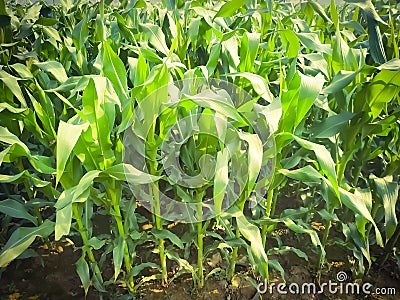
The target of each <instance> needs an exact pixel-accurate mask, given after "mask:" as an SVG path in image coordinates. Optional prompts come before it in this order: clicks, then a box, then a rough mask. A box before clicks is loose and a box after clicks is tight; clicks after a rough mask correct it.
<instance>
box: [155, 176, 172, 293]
mask: <svg viewBox="0 0 400 300" xmlns="http://www.w3.org/2000/svg"><path fill="white" fill-rule="evenodd" d="M152 192H153V197H154V206H153V215H154V219H155V222H156V228H157V230H162V229H163V226H162V220H161V217H160V214H161V211H160V195H159V190H158V182H154V183H153V184H152ZM158 250H159V252H160V264H161V275H162V278H161V281H162V282H161V284H162V285H163V286H167V285H168V272H167V256H166V254H165V240H164V239H162V238H160V239H158Z"/></svg>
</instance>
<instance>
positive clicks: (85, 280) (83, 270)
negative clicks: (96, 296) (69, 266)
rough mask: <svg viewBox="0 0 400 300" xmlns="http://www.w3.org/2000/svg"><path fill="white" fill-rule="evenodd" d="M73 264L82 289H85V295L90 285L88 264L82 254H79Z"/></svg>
mask: <svg viewBox="0 0 400 300" xmlns="http://www.w3.org/2000/svg"><path fill="white" fill-rule="evenodd" d="M75 265H76V273H78V275H79V278H80V279H81V282H82V285H83V289H84V290H85V295H86V294H87V292H88V290H89V286H90V273H89V265H88V263H87V262H86V260H85V258H84V257H83V256H81V257H80V258H79V259H78V260H77V262H76V263H75Z"/></svg>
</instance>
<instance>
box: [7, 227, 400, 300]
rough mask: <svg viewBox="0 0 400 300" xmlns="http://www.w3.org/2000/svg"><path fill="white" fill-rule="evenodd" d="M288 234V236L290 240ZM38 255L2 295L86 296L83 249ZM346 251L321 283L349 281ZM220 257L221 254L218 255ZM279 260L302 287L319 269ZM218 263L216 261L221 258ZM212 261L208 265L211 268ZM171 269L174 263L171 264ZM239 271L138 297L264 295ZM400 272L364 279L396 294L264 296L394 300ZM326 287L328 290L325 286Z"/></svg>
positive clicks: (291, 258)
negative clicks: (78, 264) (229, 277)
mask: <svg viewBox="0 0 400 300" xmlns="http://www.w3.org/2000/svg"><path fill="white" fill-rule="evenodd" d="M292 238H294V236H291V234H290V233H289V234H288V236H287V237H286V238H285V239H292ZM144 251H148V250H146V249H141V250H139V251H138V255H139V256H140V255H141V254H142V255H146V254H145V253H140V252H144ZM37 252H38V254H39V256H36V257H32V258H28V259H24V260H15V261H14V262H12V263H11V264H10V266H8V267H7V269H6V270H5V271H3V273H2V274H1V278H0V299H8V300H23V299H27V300H40V299H57V300H58V299H60V300H63V299H84V297H85V295H84V291H83V289H82V286H81V282H80V279H79V277H78V275H77V274H76V272H75V265H74V263H75V261H76V260H77V259H78V258H79V255H80V253H79V251H75V252H74V251H73V247H72V246H71V245H69V244H68V243H65V242H64V243H57V244H54V245H53V247H52V249H49V248H48V247H47V246H40V247H37ZM345 258H347V253H345V252H340V251H339V252H338V251H337V250H335V252H333V253H330V252H329V251H328V265H327V267H326V268H325V269H324V270H323V273H322V277H321V283H323V282H328V281H329V280H331V281H335V282H336V274H337V273H338V272H339V271H344V272H346V273H347V274H348V275H349V279H348V280H347V281H346V282H351V281H352V280H351V274H350V273H351V272H350V271H349V270H350V265H349V263H348V262H347V261H345V260H347V259H345ZM216 259H218V258H216ZM280 262H281V264H282V265H283V267H284V268H285V270H288V271H287V272H285V276H286V283H287V284H288V285H289V284H291V283H296V284H298V285H300V286H301V284H302V283H316V278H315V272H314V271H313V270H312V267H311V265H309V264H308V263H307V262H305V261H303V260H301V259H299V258H297V256H295V255H287V256H285V257H283V258H282V259H281V260H280ZM217 263H218V262H217ZM211 269H212V266H211V267H210V266H209V270H208V271H210V270H211ZM169 271H170V272H171V273H172V272H173V266H172V265H171V266H170V270H169ZM236 271H237V276H236V277H235V279H234V281H233V284H228V283H227V282H226V280H221V279H219V278H217V277H211V278H209V279H208V280H207V282H206V286H205V287H204V288H203V289H201V290H197V291H196V290H194V289H193V281H192V279H191V278H190V276H181V277H179V278H178V279H176V280H174V281H173V282H172V283H171V284H170V285H169V286H168V287H167V288H163V287H162V286H161V285H160V282H158V281H152V282H147V283H145V284H143V285H142V286H140V287H139V289H138V295H137V298H138V299H154V300H162V299H179V300H191V299H196V300H203V299H204V300H217V299H226V300H242V299H243V300H246V299H249V300H256V299H260V298H259V297H258V295H257V291H256V289H255V288H254V287H253V286H252V285H251V283H250V282H249V281H247V280H246V279H244V277H245V276H250V277H252V278H253V279H255V280H256V281H257V278H254V276H253V275H252V273H251V271H250V270H248V269H245V268H244V267H242V266H240V265H239V266H238V267H237V270H236ZM110 274H112V266H111V264H110ZM271 278H272V279H271V283H272V282H273V283H275V285H277V284H278V283H281V282H283V281H282V279H281V278H280V276H279V274H277V273H272V274H271ZM399 279H400V274H399V271H398V269H397V266H396V265H395V263H394V262H392V261H388V262H387V263H386V264H385V266H383V267H382V268H378V267H377V266H375V265H374V266H373V267H372V268H371V270H370V272H369V274H368V275H366V276H365V277H364V279H363V283H366V282H368V283H370V284H372V285H373V286H374V287H379V288H383V287H386V288H395V289H396V292H397V295H384V296H382V295H376V294H374V293H372V294H370V295H344V294H342V295H340V294H328V293H327V292H325V293H324V294H303V295H293V294H290V292H289V293H288V294H286V295H282V294H279V293H277V291H276V289H275V290H274V293H273V294H269V293H265V294H264V295H263V296H262V299H297V300H298V299H321V300H322V299H329V300H331V299H332V300H333V299H347V300H353V299H354V300H356V299H382V300H386V299H388V300H395V299H399V296H398V293H400V280H399ZM113 289H114V290H112V291H110V293H109V294H107V295H105V296H103V298H104V299H118V298H120V297H121V298H120V299H129V298H123V297H122V296H123V295H124V294H125V295H126V294H127V293H126V290H125V289H124V288H123V287H121V286H119V287H117V288H116V289H115V288H114V287H113ZM325 290H326V289H325ZM99 297H100V295H99V294H98V293H97V292H96V291H95V290H94V289H93V288H91V289H90V290H89V293H88V295H87V299H89V300H91V299H99Z"/></svg>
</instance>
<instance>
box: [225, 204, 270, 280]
mask: <svg viewBox="0 0 400 300" xmlns="http://www.w3.org/2000/svg"><path fill="white" fill-rule="evenodd" d="M228 213H229V214H230V215H231V216H232V217H234V218H235V219H236V222H237V226H238V228H239V231H240V233H241V234H242V235H243V237H244V238H245V239H246V240H248V241H249V242H250V247H251V252H252V254H253V256H254V258H255V260H256V262H257V265H256V266H255V268H256V269H257V270H258V271H259V272H260V273H261V275H262V276H263V277H264V278H265V279H266V280H268V279H269V275H268V257H267V254H266V253H265V249H264V247H263V243H262V239H261V234H260V230H259V228H257V226H255V225H254V224H252V223H250V222H249V221H248V220H247V218H246V216H245V215H244V214H243V212H242V211H241V210H240V209H239V208H238V207H237V206H236V205H234V206H232V207H231V208H230V209H229V211H228Z"/></svg>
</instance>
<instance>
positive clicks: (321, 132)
mask: <svg viewBox="0 0 400 300" xmlns="http://www.w3.org/2000/svg"><path fill="white" fill-rule="evenodd" d="M355 115H356V114H354V113H351V112H347V111H346V112H342V113H340V114H337V115H333V116H330V117H328V118H326V119H323V120H322V122H320V123H319V124H316V125H314V126H313V127H311V130H310V132H311V133H312V134H313V137H314V138H329V137H332V136H335V135H336V134H338V133H339V132H340V131H341V130H342V129H343V128H344V127H346V125H348V124H349V121H350V120H351V119H353V117H354V116H355Z"/></svg>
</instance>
